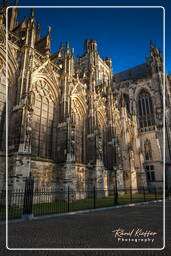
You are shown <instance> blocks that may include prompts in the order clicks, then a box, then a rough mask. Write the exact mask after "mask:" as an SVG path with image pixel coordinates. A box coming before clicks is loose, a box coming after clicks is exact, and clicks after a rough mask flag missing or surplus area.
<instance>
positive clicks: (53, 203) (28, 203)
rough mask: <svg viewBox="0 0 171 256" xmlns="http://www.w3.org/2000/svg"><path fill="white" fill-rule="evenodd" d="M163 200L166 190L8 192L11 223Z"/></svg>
mask: <svg viewBox="0 0 171 256" xmlns="http://www.w3.org/2000/svg"><path fill="white" fill-rule="evenodd" d="M5 195H6V191H4V190H3V191H1V193H0V220H5V218H6V210H5ZM170 195H171V189H167V190H166V198H170ZM161 199H163V189H162V188H154V189H152V190H150V191H149V190H148V189H147V188H144V187H142V188H139V189H138V190H137V189H132V188H128V189H117V190H116V189H111V190H110V189H108V190H105V189H96V188H95V187H93V188H92V189H89V190H78V191H75V190H73V189H72V188H70V187H67V188H66V189H65V190H60V191H59V190H56V189H41V190H36V189H34V188H33V184H32V183H28V184H27V185H26V187H25V190H16V191H11V190H9V191H8V219H15V218H21V217H22V216H24V215H33V216H40V215H47V214H56V213H65V212H72V211H79V210H85V209H93V208H103V207H109V206H114V205H122V204H129V203H137V202H145V201H154V200H161Z"/></svg>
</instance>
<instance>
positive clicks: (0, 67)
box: [0, 58, 4, 71]
mask: <svg viewBox="0 0 171 256" xmlns="http://www.w3.org/2000/svg"><path fill="white" fill-rule="evenodd" d="M3 65H4V63H3V60H2V58H0V71H2V69H3Z"/></svg>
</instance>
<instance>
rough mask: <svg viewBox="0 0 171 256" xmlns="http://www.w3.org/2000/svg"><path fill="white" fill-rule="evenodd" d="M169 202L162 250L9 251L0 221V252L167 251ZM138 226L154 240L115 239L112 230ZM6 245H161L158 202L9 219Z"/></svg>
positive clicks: (169, 248) (170, 239)
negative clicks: (79, 212)
mask: <svg viewBox="0 0 171 256" xmlns="http://www.w3.org/2000/svg"><path fill="white" fill-rule="evenodd" d="M170 213H171V202H166V248H165V249H164V250H162V251H150V250H148V251H143V250H142V251H128V250H127V251H120V250H119V251H104V250H103V251H97V250H96V251H73V250H72V251H24V250H22V251H11V250H10V251H9V250H7V249H5V225H0V227H1V231H0V235H1V236H0V245H1V251H0V255H5V256H6V255H7V256H8V255H12V256H13V255H14V256H15V255H16V256H18V255H19V256H20V255H24V256H25V255H26V256H27V255H42V256H45V255H52V256H53V255H85V256H86V255H94V256H96V255H97V256H98V255H99V256H103V255H104V256H105V255H107V256H108V255H116V256H117V255H118V256H119V255H121V256H122V255H123V256H127V255H139V256H141V255H149V256H153V255H154V256H158V255H170V254H171V229H169V227H170V219H169V214H170ZM118 227H120V228H123V229H125V230H126V231H128V230H132V229H133V228H135V229H137V228H142V229H143V231H145V230H151V231H154V232H157V235H156V236H154V238H155V240H154V242H153V243H152V242H146V243H145V242H137V243H135V242H118V240H117V239H116V238H115V237H114V233H112V230H114V229H116V228H118ZM9 247H10V248H23V249H24V248H40V247H42V248H46V247H47V248H57V247H58V248H59V247H62V248H68V247H70V248H74V247H75V248H77V247H78V248H81V247H82V248H99V247H100V248H119V247H134V248H135V247H142V248H143V247H155V248H160V247H162V204H161V203H157V204H148V205H140V206H134V207H127V208H119V209H113V210H106V211H99V212H94V213H86V214H78V215H73V216H62V217H56V218H50V219H44V220H34V221H31V222H19V223H9Z"/></svg>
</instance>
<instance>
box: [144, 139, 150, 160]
mask: <svg viewBox="0 0 171 256" xmlns="http://www.w3.org/2000/svg"><path fill="white" fill-rule="evenodd" d="M144 156H145V160H152V150H151V143H150V141H149V140H148V139H146V141H145V142H144Z"/></svg>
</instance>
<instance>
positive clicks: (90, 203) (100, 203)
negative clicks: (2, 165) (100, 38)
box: [0, 193, 162, 220]
mask: <svg viewBox="0 0 171 256" xmlns="http://www.w3.org/2000/svg"><path fill="white" fill-rule="evenodd" d="M159 199H162V195H157V200H159ZM153 200H155V194H149V193H148V194H146V195H145V201H153ZM143 201H144V195H143V194H138V193H136V194H132V200H131V197H130V194H124V195H119V196H118V203H117V205H124V204H129V203H137V202H143ZM114 205H116V203H115V200H114V197H113V196H107V197H103V198H96V200H95V208H102V207H109V206H114ZM68 207H69V211H79V210H85V209H92V208H94V200H93V198H86V199H81V200H75V201H72V202H70V203H69V206H68V203H67V202H66V201H62V200H58V201H57V202H52V203H51V202H49V203H48V202H47V203H39V204H34V205H33V211H32V212H33V215H34V216H40V215H46V214H53V213H64V212H68ZM8 213H9V219H16V218H21V216H22V209H19V208H14V207H11V208H10V209H9V211H8ZM0 220H5V208H4V207H3V208H1V209H0Z"/></svg>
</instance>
